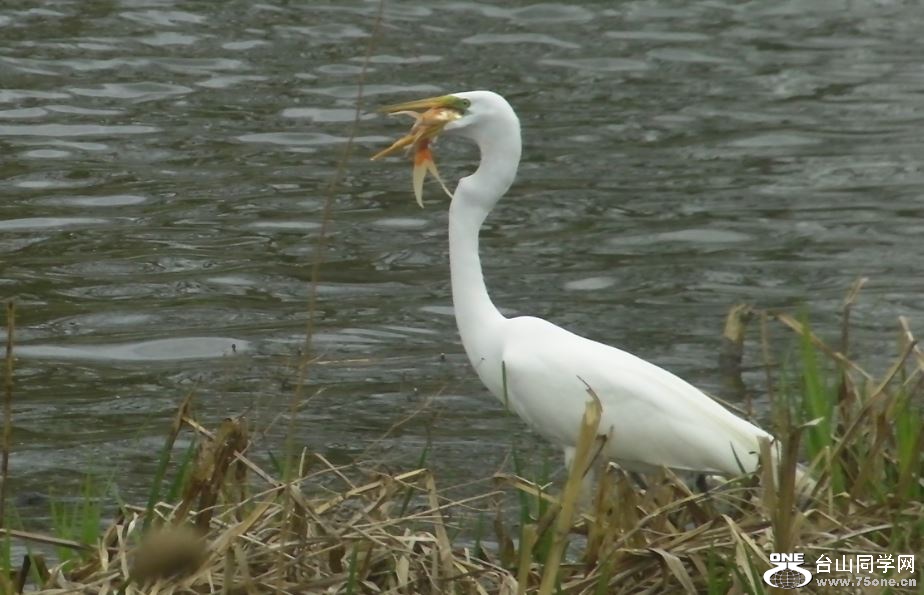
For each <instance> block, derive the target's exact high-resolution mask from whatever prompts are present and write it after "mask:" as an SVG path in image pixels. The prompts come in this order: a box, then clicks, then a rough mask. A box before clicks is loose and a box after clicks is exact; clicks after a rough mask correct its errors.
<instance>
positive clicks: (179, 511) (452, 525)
mask: <svg viewBox="0 0 924 595" xmlns="http://www.w3.org/2000/svg"><path fill="white" fill-rule="evenodd" d="M741 312H743V311H739V314H740V313H741ZM750 318H751V319H752V320H754V319H757V320H759V321H760V322H761V324H760V325H759V328H760V329H763V330H764V331H768V329H771V328H772V329H778V328H780V327H782V328H783V329H786V331H787V332H793V333H795V337H796V340H795V342H794V343H795V348H796V349H795V353H796V354H797V356H796V360H795V361H794V362H793V363H791V364H788V365H786V366H783V369H780V366H778V365H777V364H776V363H774V361H773V360H770V359H769V357H768V358H767V362H766V368H767V374H768V378H770V380H771V381H772V384H771V386H772V387H773V388H772V391H771V392H770V395H771V397H772V401H773V402H772V405H773V408H774V410H775V418H776V419H777V420H779V421H780V424H781V427H779V428H777V430H778V432H777V435H778V436H779V438H780V440H781V443H782V444H781V452H782V453H783V455H782V457H781V460H780V462H779V469H778V470H775V469H771V468H769V467H767V468H764V469H762V470H761V471H760V472H758V473H756V474H752V475H749V476H742V477H738V478H735V479H732V480H731V481H729V482H728V483H726V484H724V485H722V486H720V487H718V488H714V489H712V490H710V491H707V492H705V493H697V492H694V491H691V489H690V488H689V487H688V486H687V484H686V483H684V482H683V481H681V480H680V479H678V478H677V477H676V476H675V475H674V474H672V473H671V472H669V471H667V470H665V471H662V472H661V473H660V474H655V475H653V476H649V477H646V478H645V481H646V482H647V485H646V486H644V487H640V486H639V484H638V483H637V481H636V480H635V479H633V478H631V477H629V476H628V475H627V474H625V473H624V472H622V471H621V470H619V469H617V468H614V467H612V466H610V467H608V468H606V469H605V471H604V472H603V473H602V474H601V475H600V480H599V482H598V487H597V491H596V493H595V495H594V498H593V502H592V505H591V507H590V508H589V509H587V510H579V506H578V495H577V492H578V490H576V489H575V486H577V485H579V484H580V481H581V479H582V477H581V475H582V472H583V471H584V470H586V469H588V468H589V467H590V466H591V465H592V464H594V460H593V459H594V456H595V454H596V452H597V451H598V450H599V448H598V445H597V444H596V440H595V439H594V437H595V436H596V429H595V427H596V421H595V419H596V417H595V415H596V416H598V414H599V412H598V411H597V410H596V408H597V407H598V405H596V400H595V399H594V398H593V394H592V391H590V392H589V394H588V402H589V407H588V411H587V414H586V415H585V419H584V424H585V431H584V433H583V434H582V441H581V444H580V445H579V446H580V448H579V449H578V450H579V453H578V456H576V461H577V462H576V463H575V464H574V465H573V473H572V475H570V476H569V477H568V479H567V480H566V482H565V488H564V491H563V492H562V497H561V498H560V499H559V498H556V497H554V496H552V495H550V493H549V490H548V486H547V485H540V484H537V483H535V482H532V481H529V480H528V479H525V478H523V477H519V476H512V475H498V476H496V477H495V480H496V482H497V484H496V485H497V489H494V490H488V491H486V492H485V493H482V494H477V495H475V496H470V497H468V498H459V499H453V498H451V497H450V493H449V492H446V491H440V490H439V489H438V488H437V486H436V481H435V478H434V477H433V476H432V474H431V473H430V472H429V471H427V470H426V469H415V470H411V471H407V472H404V473H397V474H394V473H385V472H383V471H382V470H380V469H375V468H369V467H367V466H365V465H363V464H362V463H356V464H354V465H348V466H335V465H332V464H330V463H329V462H328V461H326V460H325V459H324V458H323V457H322V456H320V455H317V454H314V455H312V454H304V455H303V457H302V460H301V461H300V463H299V466H298V468H299V470H300V474H299V476H298V477H297V479H296V480H294V481H285V480H283V479H280V478H279V477H277V476H276V475H274V474H272V473H269V472H267V471H266V470H264V469H263V468H262V467H260V466H259V465H257V463H255V462H254V461H253V460H252V459H251V458H250V457H249V456H248V452H249V451H250V450H251V449H252V445H251V443H250V437H249V434H248V430H247V424H246V423H245V421H244V420H243V419H233V420H226V421H224V422H222V424H221V425H220V427H219V428H218V430H217V431H216V432H215V433H214V434H213V433H211V432H209V431H208V430H206V429H205V428H204V427H202V426H201V425H200V424H199V423H198V422H196V421H195V419H193V417H192V416H191V414H190V409H189V400H188V399H187V400H186V401H184V403H183V405H182V406H181V407H180V409H179V411H178V412H177V416H176V418H175V420H174V423H173V425H172V427H171V430H170V432H169V435H168V439H167V441H166V442H165V446H164V457H163V459H162V460H163V461H164V464H163V469H161V470H159V471H158V474H157V477H156V478H155V481H154V482H153V484H154V485H153V486H152V488H151V498H150V502H149V504H148V506H146V507H143V508H141V507H134V506H129V505H123V506H121V507H120V509H119V511H118V513H117V515H116V518H115V519H114V521H113V522H112V524H111V525H110V526H109V527H108V528H107V529H106V530H105V531H104V532H103V534H102V535H99V536H98V537H97V538H96V539H95V540H90V539H86V538H71V539H64V538H63V536H56V537H54V536H43V535H36V534H30V533H26V532H23V531H10V530H5V531H4V532H5V533H6V535H7V539H9V536H10V535H12V536H13V537H14V538H16V539H19V540H22V541H23V543H26V544H30V545H29V547H30V553H29V555H27V556H25V557H24V559H23V561H22V564H21V565H20V566H19V568H10V567H9V563H10V561H9V560H8V559H7V560H6V561H5V564H6V565H7V568H6V570H7V572H4V573H3V574H0V591H2V592H4V593H14V592H20V591H21V590H22V589H23V587H24V586H25V585H26V584H29V585H30V588H37V589H39V590H40V592H43V593H62V594H63V593H75V592H112V593H117V592H120V593H125V594H127V595H132V594H141V593H145V594H147V593H161V594H170V593H263V592H290V593H357V594H358V593H377V592H388V593H406V594H430V593H433V594H436V593H440V594H442V593H481V594H490V595H494V594H497V595H500V594H510V595H512V594H515V593H541V594H547V593H567V594H585V595H590V594H604V593H637V592H671V593H679V592H683V593H730V594H739V593H740V594H744V593H749V594H758V593H767V592H769V588H768V587H766V585H764V584H763V582H762V580H761V575H762V573H763V572H764V571H765V570H766V569H768V568H769V567H770V564H769V559H768V557H769V553H770V552H780V551H783V552H787V551H797V552H802V553H804V554H805V557H806V560H808V561H809V562H810V563H811V562H813V561H814V560H815V559H817V558H818V556H820V555H822V554H824V555H827V556H828V557H831V558H834V557H835V556H837V555H841V554H856V553H864V554H873V555H879V554H892V555H896V554H908V553H919V552H921V551H924V537H922V536H924V505H922V501H924V483H922V481H924V480H922V474H921V467H922V460H921V451H922V446H924V443H922V434H924V432H922V423H924V418H922V411H921V410H922V394H924V353H922V351H921V350H920V348H918V346H917V343H916V341H915V339H914V337H913V336H912V334H911V332H910V330H909V329H908V326H907V323H906V321H904V320H900V342H899V356H898V358H897V360H896V361H895V362H894V364H893V365H891V366H890V367H889V368H888V370H887V371H886V372H885V374H884V375H882V376H880V377H877V376H874V375H873V374H871V373H868V372H867V371H866V370H864V369H863V368H861V367H860V366H859V365H858V364H857V363H856V362H855V361H853V360H851V359H849V358H847V356H846V355H845V351H844V350H841V349H835V348H833V347H831V346H830V345H828V344H826V343H825V342H823V341H822V340H821V339H820V338H819V337H818V336H817V335H815V334H814V332H813V331H812V330H811V329H810V328H809V326H808V325H807V324H806V323H805V322H804V321H800V320H798V319H797V318H793V317H791V316H788V315H786V314H771V313H768V312H761V311H752V312H750ZM745 326H746V325H745ZM759 335H760V337H759V338H758V340H759V341H760V345H759V348H760V350H761V351H762V352H763V353H765V354H766V355H769V354H770V353H772V351H773V350H772V348H771V344H772V343H773V342H772V341H770V339H769V338H768V332H761V333H759ZM741 336H742V337H744V336H745V335H744V333H742V334H741ZM843 336H846V333H842V337H843ZM742 340H743V339H742ZM743 351H744V350H742V352H743ZM742 385H743V381H742ZM595 411H596V413H595ZM181 432H187V433H188V432H191V433H192V434H193V436H194V437H195V441H196V443H197V447H196V448H195V450H188V451H186V453H185V454H184V455H183V456H182V457H181V458H180V460H179V461H177V462H174V461H173V459H172V456H171V455H172V453H173V451H174V446H173V445H174V443H175V440H176V438H177V436H178V435H179V434H180V433H181ZM800 443H801V444H802V445H804V448H803V449H802V451H801V452H802V457H801V459H802V460H803V461H805V462H806V464H807V466H808V468H809V470H810V472H811V473H812V475H813V476H814V478H815V479H816V481H817V483H816V485H815V486H814V489H813V490H812V491H811V493H808V494H800V493H798V492H797V490H796V487H795V486H796V482H795V476H796V469H797V467H796V460H797V458H798V457H797V456H796V455H797V453H798V452H800V449H799V445H800ZM762 448H763V449H764V452H765V453H769V449H770V445H769V444H768V443H765V444H764V445H763V446H762ZM168 478H169V479H170V484H169V486H168V488H167V489H163V488H162V487H161V485H160V484H161V483H165V482H167V479H168ZM162 493H163V494H165V497H164V498H161V497H160V496H159V495H160V494H162ZM505 497H506V498H521V500H520V502H521V517H520V519H519V526H516V525H513V526H511V524H510V515H508V514H506V507H505V503H504V498H505ZM485 519H493V527H494V531H493V533H494V536H493V538H492V539H487V538H486V537H485V536H484V535H483V531H479V529H478V528H479V527H482V528H483V527H484V526H485V523H484V520H485ZM514 522H515V523H516V522H517V520H514ZM473 527H474V529H473ZM473 534H477V535H478V537H477V539H476V540H475V542H474V543H472V539H471V536H472V535H473ZM515 535H518V538H517V539H515V538H514V536H515ZM36 542H39V543H45V544H50V545H54V546H56V547H59V548H60V547H67V548H72V549H73V550H74V552H75V555H74V556H71V558H70V559H69V560H67V561H65V562H62V563H60V564H58V565H57V566H55V567H54V568H51V569H49V568H47V567H46V564H45V562H44V560H43V558H42V556H41V555H40V554H39V553H38V552H37V551H34V550H32V549H31V548H33V547H34V544H35V543H36ZM889 576H890V577H892V578H917V580H918V588H919V587H920V586H921V584H922V583H921V576H920V569H918V575H917V577H912V576H910V575H907V574H906V575H898V574H895V573H893V574H891V575H889ZM918 588H910V587H909V588H895V589H892V590H891V592H892V593H913V592H918ZM818 592H825V591H824V590H823V589H822V590H820V591H818ZM832 592H834V591H832ZM839 592H844V591H843V589H842V590H841V591H839Z"/></svg>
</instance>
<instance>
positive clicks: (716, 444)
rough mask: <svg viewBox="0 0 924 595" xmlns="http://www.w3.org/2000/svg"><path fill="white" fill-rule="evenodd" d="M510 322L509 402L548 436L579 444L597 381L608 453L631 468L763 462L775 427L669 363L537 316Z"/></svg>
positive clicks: (506, 353) (718, 469) (736, 467)
mask: <svg viewBox="0 0 924 595" xmlns="http://www.w3.org/2000/svg"><path fill="white" fill-rule="evenodd" d="M508 322H509V325H508V327H507V333H506V340H505V342H504V347H503V360H504V366H505V370H506V378H507V398H508V400H509V406H510V408H511V409H513V410H514V411H515V412H516V413H517V414H518V415H519V416H520V417H521V418H523V419H524V421H526V422H527V423H528V424H529V425H530V426H531V427H532V428H534V429H535V430H536V431H538V432H539V433H540V434H542V435H544V436H545V437H546V438H548V439H549V440H552V441H554V442H557V443H558V444H560V445H561V446H570V445H573V444H575V443H576V441H577V435H578V430H579V427H580V419H581V416H582V415H583V412H584V407H585V403H586V402H587V400H588V399H589V398H590V397H589V394H588V388H590V389H592V390H593V391H594V393H595V394H596V395H597V397H598V398H599V399H600V402H601V404H602V406H603V416H602V419H601V423H600V432H601V434H607V435H608V436H609V439H608V442H607V447H606V454H607V455H608V456H609V457H610V458H611V459H613V460H615V461H617V462H619V463H620V464H622V465H623V466H625V467H627V468H629V469H638V470H647V469H650V468H652V467H657V466H660V465H665V466H667V467H671V468H674V469H681V470H689V471H698V472H708V473H724V474H734V473H737V472H739V471H741V470H742V469H744V470H752V469H754V468H755V467H756V464H757V451H758V438H759V437H761V436H768V434H767V433H766V432H764V431H763V430H761V429H760V428H758V427H756V426H754V425H753V424H751V423H749V422H747V421H745V420H744V419H741V418H739V417H737V416H735V415H734V414H732V413H731V412H729V411H728V410H727V409H725V408H724V407H722V406H721V405H719V404H718V403H717V402H715V401H714V400H712V399H711V398H709V397H708V396H706V395H705V394H703V393H702V392H701V391H700V390H698V389H696V388H695V387H693V386H692V385H690V384H689V383H687V382H685V381H684V380H682V379H680V378H678V377H677V376H675V375H673V374H671V373H670V372H668V371H667V370H664V369H663V368H660V367H658V366H655V365H654V364H651V363H649V362H646V361H645V360H642V359H640V358H638V357H636V356H634V355H632V354H630V353H627V352H625V351H621V350H619V349H616V348H614V347H610V346H608V345H604V344H602V343H598V342H595V341H591V340H589V339H585V338H583V337H580V336H578V335H575V334H573V333H570V332H568V331H566V330H564V329H562V328H560V327H557V326H555V325H553V324H551V323H549V322H546V321H544V320H542V319H539V318H531V317H522V318H514V319H511V320H509V321H508Z"/></svg>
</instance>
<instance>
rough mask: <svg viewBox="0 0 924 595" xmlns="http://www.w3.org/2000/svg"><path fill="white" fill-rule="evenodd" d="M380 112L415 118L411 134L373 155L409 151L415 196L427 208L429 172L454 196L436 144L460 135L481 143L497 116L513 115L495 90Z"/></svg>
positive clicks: (417, 101)
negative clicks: (425, 184) (444, 137)
mask: <svg viewBox="0 0 924 595" xmlns="http://www.w3.org/2000/svg"><path fill="white" fill-rule="evenodd" d="M379 111H380V112H382V113H386V114H389V115H404V116H410V117H412V118H414V125H413V127H412V128H411V131H410V132H409V133H408V134H406V135H405V136H403V137H401V138H399V139H398V140H397V141H395V142H394V143H392V145H391V146H390V147H388V148H387V149H384V150H383V151H379V152H378V153H376V154H375V155H373V157H372V159H379V158H381V157H385V156H387V155H391V154H393V153H395V152H397V151H398V150H400V149H407V151H408V152H409V153H410V154H411V155H412V157H413V159H414V175H413V178H414V196H415V197H416V198H417V204H419V205H420V206H423V198H422V197H423V182H424V178H425V177H426V174H427V173H428V172H429V173H430V174H431V175H433V177H435V178H436V179H437V180H438V181H439V183H440V184H441V185H442V186H443V190H445V191H446V193H447V194H449V195H450V196H452V193H451V192H449V190H448V189H447V188H446V184H445V183H443V180H442V179H441V178H440V175H439V172H438V170H437V169H436V164H435V163H434V161H433V151H432V143H433V141H435V140H436V138H437V137H438V136H439V135H440V134H443V133H445V134H458V135H459V136H463V137H467V138H470V139H472V140H474V141H475V142H481V139H482V137H483V135H484V134H485V132H486V131H488V130H490V129H491V124H492V122H493V121H497V120H498V118H497V116H501V115H504V116H508V115H511V114H513V109H512V108H511V107H510V104H508V103H507V101H506V100H505V99H504V98H503V97H501V96H500V95H498V94H497V93H493V92H491V91H466V92H464V93H454V94H452V95H441V96H439V97H429V98H427V99H418V100H416V101H409V102H406V103H398V104H394V105H388V106H385V107H383V108H380V109H379ZM515 119H516V117H515V116H514V120H515ZM517 132H519V131H517Z"/></svg>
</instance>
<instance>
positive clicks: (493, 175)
mask: <svg viewBox="0 0 924 595" xmlns="http://www.w3.org/2000/svg"><path fill="white" fill-rule="evenodd" d="M510 116H511V118H510V119H509V120H506V119H505V120H503V122H502V123H501V124H502V125H498V126H493V127H492V129H491V132H490V134H487V135H485V136H484V137H482V138H475V140H476V142H477V143H478V146H479V148H480V149H481V162H480V164H479V166H478V169H477V170H476V171H475V173H473V174H472V175H470V176H468V177H466V178H463V179H462V180H461V181H460V182H459V186H458V188H457V189H456V192H455V194H454V195H453V197H452V204H451V205H450V208H449V265H450V271H451V274H452V303H453V309H454V310H455V315H456V324H457V325H458V327H459V334H460V335H461V337H462V344H463V345H464V346H465V351H466V353H467V354H468V357H469V359H470V360H471V362H472V365H473V366H474V367H475V370H476V371H477V372H478V375H479V376H480V377H481V379H482V381H484V382H485V383H486V384H487V385H488V387H489V388H490V389H491V390H492V392H494V393H495V394H498V393H497V390H498V386H499V382H500V375H499V370H498V369H495V368H498V367H499V366H500V357H501V354H500V350H501V349H502V347H503V346H502V345H501V343H500V340H499V337H498V333H496V332H494V331H493V329H496V326H497V325H498V324H500V323H502V322H503V320H504V317H503V315H501V313H500V312H499V311H498V310H497V308H496V307H495V306H494V304H493V303H492V302H491V298H490V296H488V290H487V287H486V286H485V283H484V276H483V274H482V272H481V259H480V258H479V255H478V232H479V230H480V228H481V224H482V223H483V222H484V220H485V218H486V217H487V216H488V213H489V212H490V211H491V209H492V208H493V207H494V205H495V204H496V203H497V201H498V200H500V198H501V197H502V196H503V195H504V193H505V192H507V189H508V188H509V187H510V185H511V184H512V183H513V179H514V177H515V176H516V171H517V166H518V165H519V162H520V153H521V141H520V127H519V122H518V121H517V119H516V116H515V115H513V114H512V113H511V114H510Z"/></svg>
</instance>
